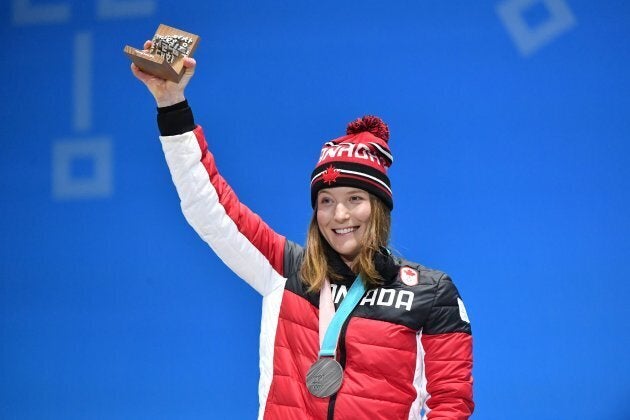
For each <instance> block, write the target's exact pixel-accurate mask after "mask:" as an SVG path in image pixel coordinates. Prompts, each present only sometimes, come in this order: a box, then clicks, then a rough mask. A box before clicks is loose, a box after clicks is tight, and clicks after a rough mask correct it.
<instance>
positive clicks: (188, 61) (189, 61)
mask: <svg viewBox="0 0 630 420" xmlns="http://www.w3.org/2000/svg"><path fill="white" fill-rule="evenodd" d="M196 66H197V61H196V60H195V59H194V58H192V57H184V67H186V68H187V69H191V70H194V69H195V67H196Z"/></svg>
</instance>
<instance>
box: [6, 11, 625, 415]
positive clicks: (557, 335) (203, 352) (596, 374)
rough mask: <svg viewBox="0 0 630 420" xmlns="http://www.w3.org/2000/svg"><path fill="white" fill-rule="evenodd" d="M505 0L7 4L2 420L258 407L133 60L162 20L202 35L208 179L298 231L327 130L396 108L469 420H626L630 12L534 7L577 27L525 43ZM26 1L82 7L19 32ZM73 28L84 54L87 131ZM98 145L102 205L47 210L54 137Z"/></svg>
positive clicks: (286, 230) (217, 277)
mask: <svg viewBox="0 0 630 420" xmlns="http://www.w3.org/2000/svg"><path fill="white" fill-rule="evenodd" d="M117 1H118V2H120V3H138V1H126V2H125V1H122V0H117ZM511 1H513V0H511ZM504 2H505V1H502V0H494V1H481V2H466V1H458V0H443V1H423V0H416V1H396V2H389V3H385V2H381V1H370V0H364V1H354V0H352V1H341V2H340V1H320V2H302V1H280V0H259V1H229V2H227V1H225V2H202V1H190V2H176V3H175V2H174V3H169V2H166V1H157V0H156V1H149V2H148V3H150V4H152V5H153V8H152V10H151V11H150V13H144V14H143V13H138V14H136V15H134V14H133V13H131V14H130V15H129V16H126V17H120V18H112V19H103V18H99V16H98V13H97V12H96V4H97V1H87V2H80V1H78V0H76V1H64V0H58V1H52V0H50V1H44V0H37V1H30V2H24V1H22V2H20V1H19V0H15V1H12V2H3V4H2V5H0V12H1V14H0V17H1V21H0V28H1V31H2V32H1V35H2V37H3V40H4V42H3V46H2V47H1V48H0V56H1V58H2V61H1V62H2V66H0V80H2V82H1V83H0V94H1V95H2V98H3V109H2V145H1V150H0V195H1V197H2V204H1V206H0V216H1V217H0V232H1V234H0V253H1V254H0V256H1V260H0V417H1V418H4V419H43V418H46V419H48V418H52V419H87V418H89V419H123V418H125V419H126V418H134V419H140V418H147V419H155V418H165V419H175V418H181V419H186V418H201V417H204V418H254V417H255V416H256V414H257V407H258V399H257V381H258V331H259V318H260V306H261V305H260V304H261V299H260V297H259V296H258V295H257V294H256V293H255V292H254V291H253V290H252V289H250V288H249V287H248V286H247V285H246V284H244V283H243V282H241V281H240V280H239V279H238V278H236V277H235V276H234V275H233V274H232V273H231V272H230V271H229V270H228V269H227V268H225V267H224V266H223V265H222V263H221V262H220V260H219V259H218V258H217V257H216V256H214V255H213V254H212V252H211V251H210V249H209V248H208V247H207V246H206V245H205V244H204V243H203V242H202V241H201V240H200V239H199V238H198V237H197V236H196V235H195V233H194V232H193V230H192V229H191V228H190V227H189V226H188V225H187V224H186V222H185V220H184V218H183V216H182V215H181V213H180V209H179V203H178V198H177V195H176V193H175V190H174V187H173V186H172V184H171V181H170V176H169V173H168V170H167V168H166V165H165V163H164V159H163V156H162V152H161V148H160V144H159V141H158V139H157V128H156V124H155V108H154V107H155V104H154V102H153V99H152V97H151V96H150V95H149V93H148V92H147V91H146V89H145V88H144V87H143V86H142V85H141V83H140V82H138V81H137V80H136V79H134V78H133V77H132V75H131V73H130V71H129V61H128V59H127V58H126V57H125V56H124V55H123V53H122V49H123V46H124V45H125V44H130V45H133V46H136V47H140V46H141V45H142V43H143V41H144V40H145V39H147V38H150V37H151V36H152V35H153V33H154V32H155V29H156V28H157V26H158V24H159V23H167V24H169V25H172V26H176V27H179V28H182V29H185V30H188V31H190V32H193V33H196V34H199V35H200V36H201V37H202V40H201V42H200V44H199V48H198V50H197V52H196V53H195V57H196V58H197V60H198V71H197V73H196V75H195V77H194V79H193V80H192V82H191V84H190V86H189V89H188V92H187V97H188V99H189V101H190V103H191V105H192V107H193V109H194V111H195V116H196V119H197V121H198V122H199V123H200V124H201V125H203V126H204V129H205V132H206V135H207V137H208V139H209V142H210V144H211V148H212V151H213V153H214V155H215V156H216V159H217V161H218V165H219V168H220V170H221V171H222V173H223V175H224V176H225V177H226V178H227V180H228V181H229V182H230V183H231V185H232V186H233V187H234V189H235V190H236V191H237V193H238V194H239V197H240V198H241V200H242V201H243V202H245V203H246V204H248V205H249V206H250V207H251V208H252V209H254V210H255V211H256V212H257V213H259V214H260V215H261V216H262V217H263V218H264V219H265V220H266V221H267V222H268V223H269V224H270V225H271V226H272V227H273V228H275V229H276V230H277V231H279V232H281V233H282V234H284V235H286V236H287V237H288V238H290V239H292V240H294V241H297V242H302V241H303V240H304V238H305V232H306V226H307V224H308V220H309V217H310V213H311V209H310V203H309V189H308V182H309V175H310V172H311V170H312V168H313V167H314V164H315V161H316V159H317V157H318V153H319V149H320V147H321V145H322V143H323V142H324V141H326V140H329V139H332V138H334V137H337V136H339V135H341V134H343V132H344V129H345V125H346V123H347V122H348V121H350V120H352V119H354V118H356V117H358V116H360V115H363V114H368V113H371V114H376V115H379V116H381V117H382V118H383V119H384V120H385V121H387V122H388V124H389V126H390V131H391V133H392V135H391V140H390V146H391V148H392V151H393V153H394V158H395V162H394V165H393V167H392V169H391V171H390V178H391V180H392V184H393V187H394V197H395V206H396V207H395V210H394V213H393V217H394V223H393V238H392V246H393V247H394V248H395V249H396V250H398V251H399V252H400V253H401V254H403V255H404V256H405V257H407V258H409V259H412V260H415V261H418V262H421V263H423V264H425V265H427V266H430V267H435V268H439V269H442V270H444V271H447V272H448V273H449V274H451V276H452V277H453V278H454V280H455V281H456V283H457V285H458V287H459V290H460V292H461V294H462V296H463V298H464V301H465V302H466V306H467V310H468V313H469V315H470V318H471V320H472V323H473V332H474V342H475V349H474V356H475V368H474V376H475V400H476V403H477V409H476V412H475V416H474V417H475V418H478V419H530V418H538V419H576V418H586V417H589V418H596V419H629V418H630V399H629V397H630V357H628V349H627V347H628V345H629V344H630V334H629V333H628V327H627V322H628V320H629V319H630V309H629V308H630V306H629V305H628V300H629V299H630V285H629V282H628V280H629V278H630V263H629V262H628V261H630V246H629V245H630V244H629V240H628V235H629V234H630V193H629V190H630V169H629V166H630V165H629V164H630V159H629V158H628V153H629V152H630V147H629V145H628V140H629V138H630V118H629V117H630V115H629V113H630V112H629V110H630V99H629V97H630V95H629V93H630V89H629V84H630V83H629V77H628V75H629V74H630V60H629V59H630V56H629V54H630V48H629V47H630V45H629V41H630V26H629V25H628V22H629V19H630V6H629V5H628V3H627V2H625V1H598V2H593V1H578V0H558V1H546V2H544V1H536V0H532V1H530V2H529V3H530V4H528V5H527V7H525V8H523V10H522V13H521V17H522V20H523V21H524V22H525V23H526V24H527V27H528V28H529V29H530V31H536V29H537V28H541V27H542V26H543V25H545V24H546V22H547V23H548V22H549V21H551V20H553V19H554V16H553V14H552V13H550V11H549V5H550V4H552V3H556V4H557V3H563V4H565V5H566V6H567V7H568V8H569V9H570V12H571V13H572V15H573V18H574V21H575V23H574V24H573V25H572V26H569V27H566V28H564V29H563V30H560V31H558V32H557V33H556V34H555V35H553V36H549V37H548V38H547V39H546V41H545V42H541V43H540V44H539V45H538V46H537V48H536V49H535V51H533V52H530V53H527V54H524V53H522V52H521V51H520V50H519V49H518V48H517V45H516V44H515V43H514V41H513V38H512V37H511V36H510V32H509V29H508V26H507V25H506V24H505V23H504V22H503V21H502V20H501V18H500V16H499V14H498V12H497V7H498V5H499V4H500V3H504ZM18 3H29V4H31V6H33V7H35V6H37V5H43V4H56V5H59V4H65V5H67V6H68V8H69V10H70V15H69V16H68V18H67V19H65V21H63V22H48V23H46V22H42V23H39V24H21V23H19V22H16V20H15V19H14V17H13V16H14V14H13V13H14V9H15V7H17V6H16V5H17V4H18ZM78 33H87V34H89V36H90V37H91V40H92V43H93V51H94V52H93V55H92V56H91V58H89V60H90V62H91V63H92V70H91V73H90V77H91V80H92V85H91V90H90V92H91V99H90V101H89V104H90V107H91V113H92V116H93V117H92V120H91V124H90V125H89V127H87V128H85V127H84V128H82V129H77V128H76V127H75V125H74V124H73V112H74V111H73V106H74V105H73V101H74V99H73V94H72V86H73V78H74V77H76V75H75V74H74V73H73V72H74V70H73V62H74V60H76V57H75V56H74V52H73V42H74V39H75V36H76V34H78ZM7 40H8V41H10V42H7ZM103 136H104V137H106V138H109V140H110V144H111V147H112V160H111V171H112V176H113V178H112V190H111V193H108V194H105V195H104V196H101V197H96V198H94V197H92V198H90V197H85V198H81V197H78V198H70V199H68V198H65V199H64V198H57V197H56V196H55V195H54V194H53V186H52V182H53V181H52V179H51V174H52V171H53V169H54V165H56V163H55V161H54V159H53V152H52V151H53V148H54V144H55V143H56V142H58V141H61V140H68V141H76V142H82V141H84V140H85V139H90V138H94V137H103ZM72 171H74V172H73V176H76V177H78V178H81V177H87V178H89V177H90V176H91V174H93V171H94V168H93V163H92V162H91V161H90V160H89V159H87V160H85V159H83V160H81V159H79V160H77V161H76V162H74V166H73V167H72Z"/></svg>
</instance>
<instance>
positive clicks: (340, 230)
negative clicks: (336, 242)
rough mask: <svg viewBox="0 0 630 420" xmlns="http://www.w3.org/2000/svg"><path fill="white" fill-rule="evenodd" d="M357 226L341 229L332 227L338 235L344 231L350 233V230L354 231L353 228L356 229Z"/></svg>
mask: <svg viewBox="0 0 630 420" xmlns="http://www.w3.org/2000/svg"><path fill="white" fill-rule="evenodd" d="M357 229H358V228H356V227H349V228H343V229H333V230H334V231H335V233H338V234H340V235H343V234H344V233H350V232H354V231H355V230H357Z"/></svg>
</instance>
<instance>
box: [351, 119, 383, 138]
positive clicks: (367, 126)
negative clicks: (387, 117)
mask: <svg viewBox="0 0 630 420" xmlns="http://www.w3.org/2000/svg"><path fill="white" fill-rule="evenodd" d="M364 131H368V132H370V133H372V134H374V135H375V136H376V137H378V138H380V139H383V140H385V141H387V140H389V127H387V124H385V122H384V121H383V120H381V119H380V118H379V117H376V116H374V115H366V116H364V117H361V118H357V119H356V120H354V121H352V122H351V123H350V124H348V127H347V128H346V134H358V133H362V132H364Z"/></svg>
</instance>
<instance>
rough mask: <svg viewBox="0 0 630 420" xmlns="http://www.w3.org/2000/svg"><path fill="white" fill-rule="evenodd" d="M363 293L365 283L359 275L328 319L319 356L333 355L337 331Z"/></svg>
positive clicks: (339, 330) (337, 335) (338, 331)
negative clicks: (333, 314)
mask: <svg viewBox="0 0 630 420" xmlns="http://www.w3.org/2000/svg"><path fill="white" fill-rule="evenodd" d="M363 294H365V284H363V280H362V279H361V276H357V278H356V279H354V283H352V286H350V290H348V293H347V294H346V297H345V298H344V299H343V302H341V305H339V309H337V312H335V316H333V319H332V320H331V321H330V325H328V328H326V334H324V341H323V342H322V347H321V350H320V351H319V356H320V357H325V356H326V357H334V356H335V352H336V349H337V340H339V333H340V332H341V327H342V326H343V323H344V322H346V319H348V316H350V312H352V310H353V309H354V308H355V306H357V304H358V303H359V301H360V300H361V298H362V297H363Z"/></svg>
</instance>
